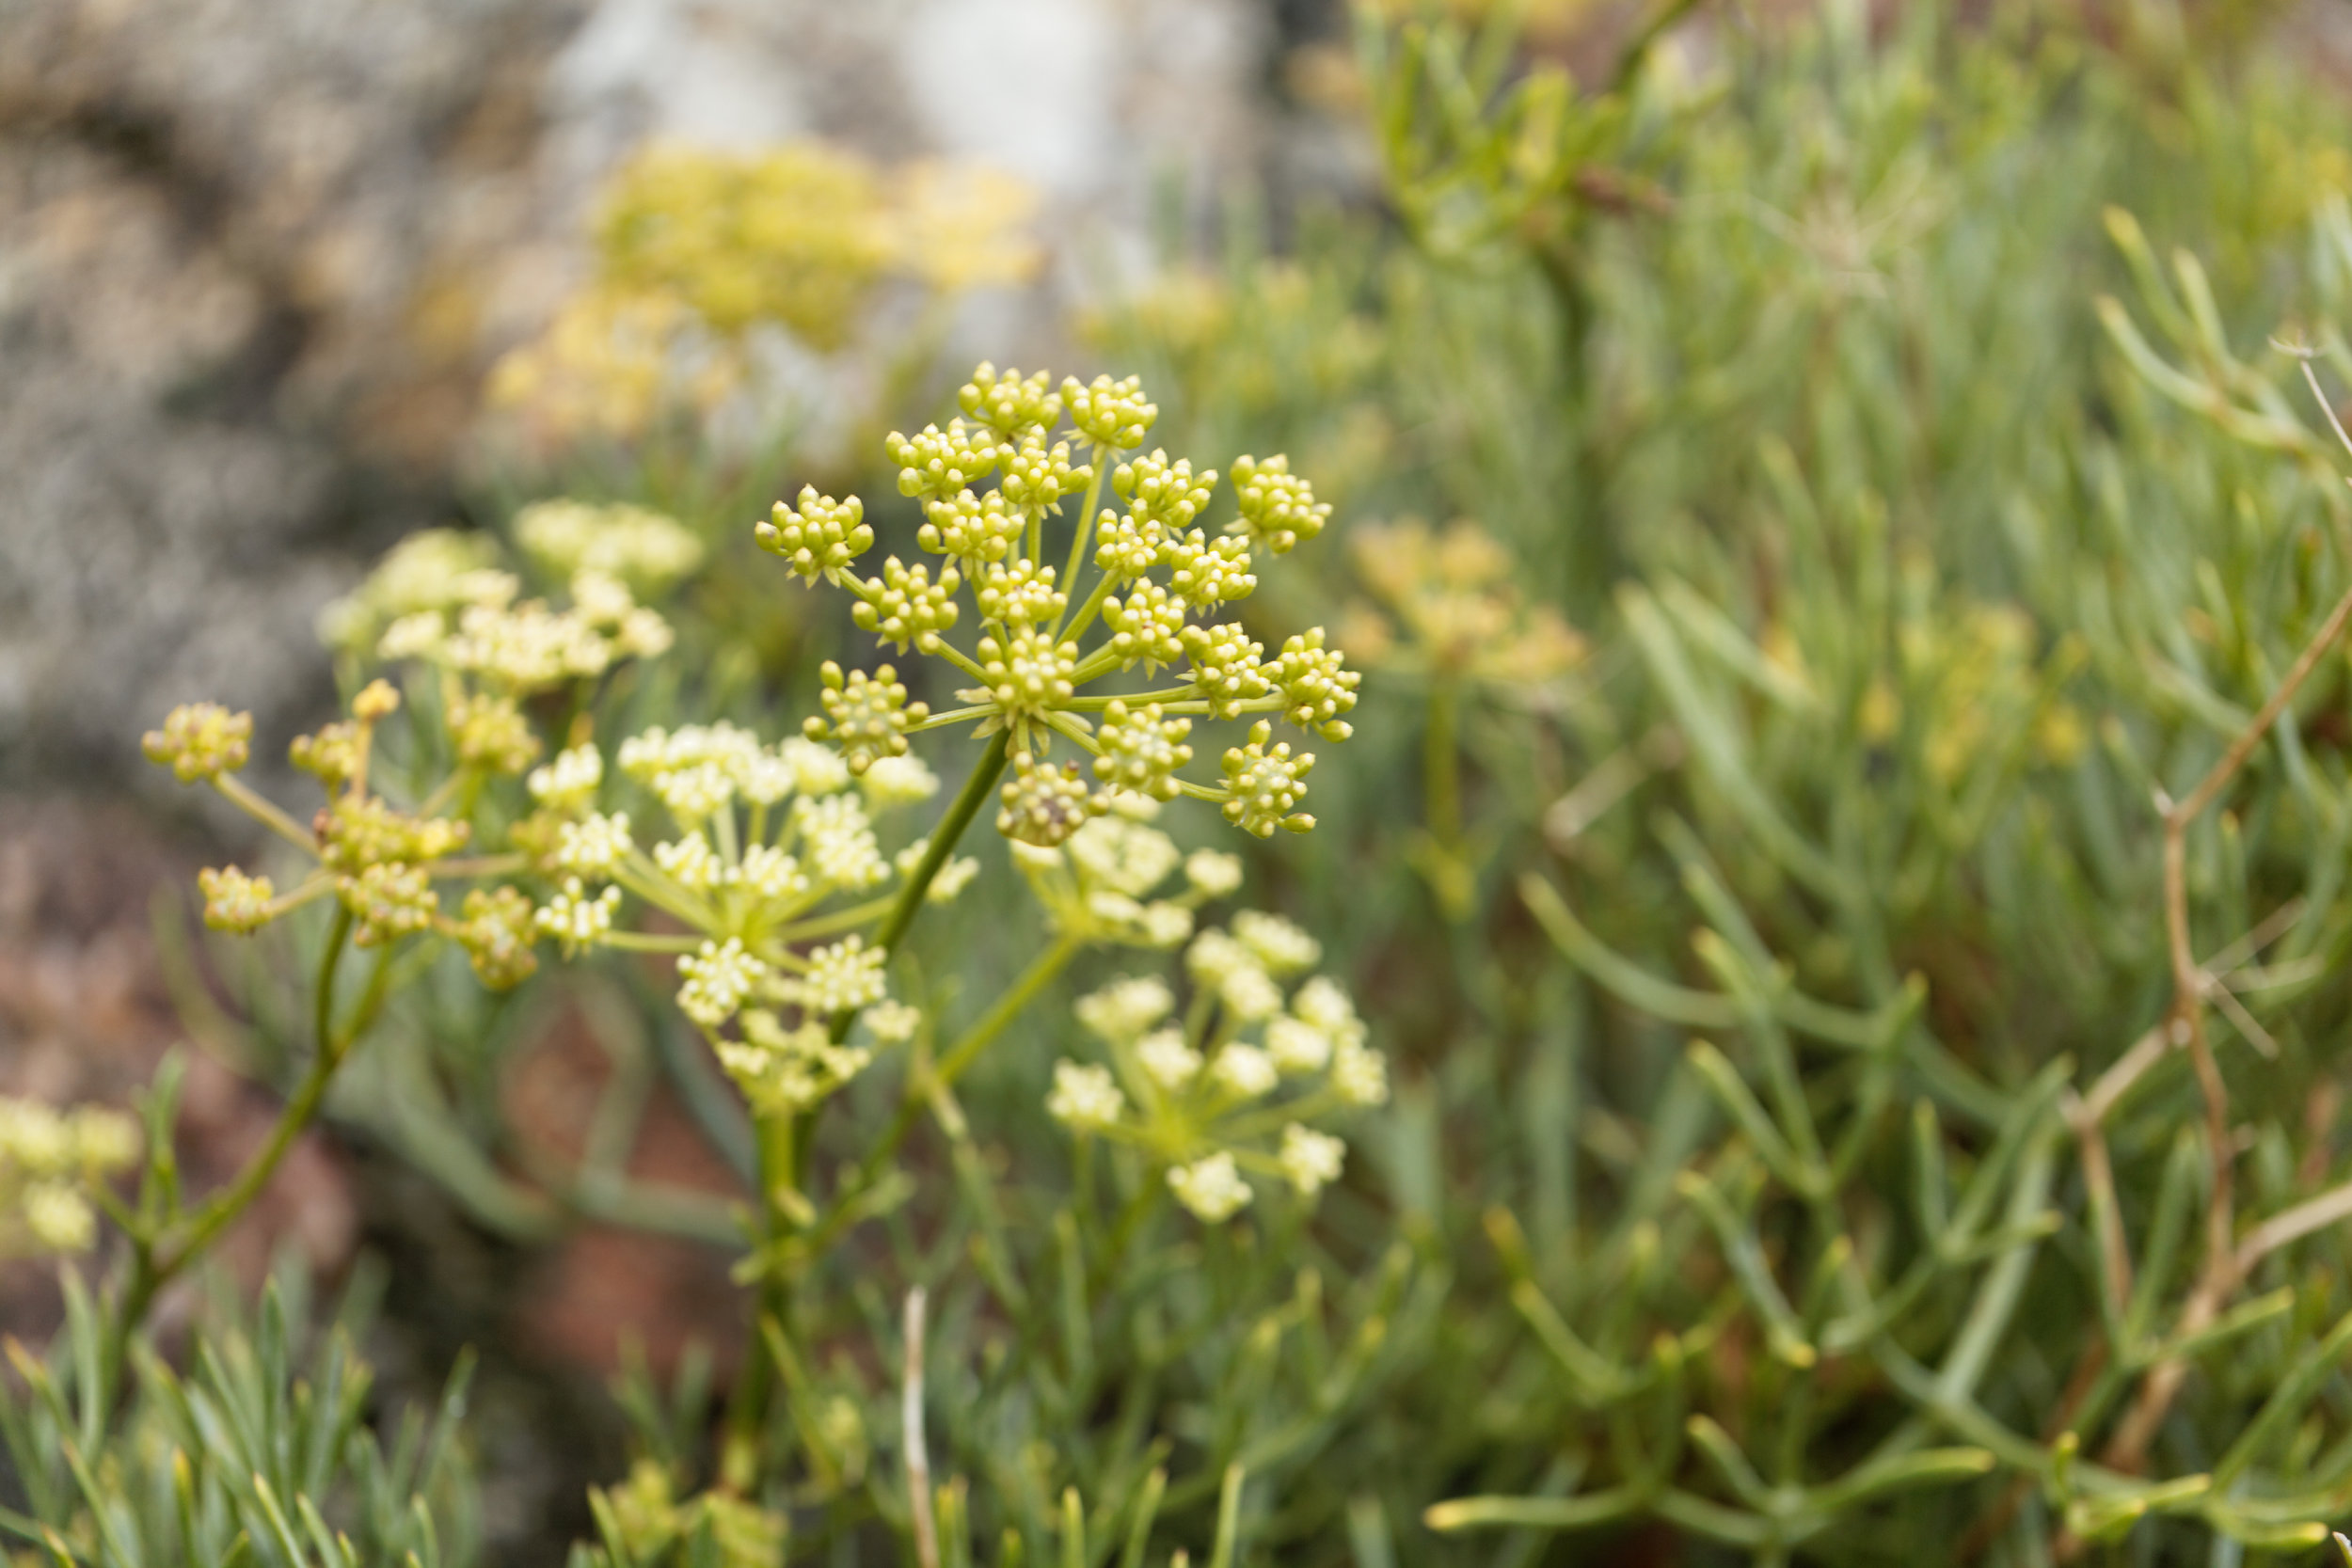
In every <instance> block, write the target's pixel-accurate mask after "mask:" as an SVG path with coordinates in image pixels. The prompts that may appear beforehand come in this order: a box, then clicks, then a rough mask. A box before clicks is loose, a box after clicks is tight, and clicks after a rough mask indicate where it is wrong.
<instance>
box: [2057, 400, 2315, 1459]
mask: <svg viewBox="0 0 2352 1568" xmlns="http://www.w3.org/2000/svg"><path fill="white" fill-rule="evenodd" d="M2302 369H2303V378H2304V380H2305V381H2307V382H2309V383H2310V385H2311V388H2312V396H2314V397H2315V398H2317V399H2318V400H2319V404H2320V407H2321V408H2322V409H2323V410H2325V411H2326V413H2327V416H2328V424H2329V426H2330V427H2331V428H2333V429H2334V430H2335V432H2336V435H2337V436H2338V437H2339V438H2340V439H2342V440H2343V441H2344V447H2345V450H2346V451H2352V435H2347V434H2346V433H2345V431H2344V427H2343V425H2341V424H2340V423H2338V422H2337V420H2336V416H2335V410H2334V408H2333V407H2332V406H2330V405H2329V404H2328V398H2327V394H2326V393H2325V392H2324V391H2322V390H2321V388H2320V385H2319V377H2318V376H2317V375H2316V374H2314V373H2313V372H2312V366H2311V360H2310V357H2309V356H2304V357H2303V360H2302ZM2347 622H2352V591H2347V592H2346V593H2345V594H2344V596H2343V597H2342V598H2340V599H2338V600H2337V601H2336V605H2335V608H2334V609H2333V610H2329V611H2328V618H2327V619H2326V620H2325V621H2323V622H2322V623H2321V624H2320V626H2319V629H2318V630H2317V631H2316V632H2314V633H2313V634H2312V637H2311V639H2310V641H2307V642H2306V643H2305V644H2304V645H2303V650H2302V652H2301V653H2299V654H2298V655H2296V660H2295V663H2294V664H2293V665H2292V666H2291V667H2290V668H2289V669H2288V671H2287V673H2286V675H2285V677H2284V678H2283V679H2282V680H2280V683H2279V684H2278V686H2277V687H2276V688H2274V689H2272V691H2271V693H2270V696H2269V697H2268V699H2267V700H2265V702H2264V704H2263V705H2262V710H2261V711H2260V712H2259V713H2257V714H2255V715H2254V717H2253V719H2252V721H2250V722H2249V723H2248V724H2247V725H2246V727H2245V728H2243V729H2242V730H2240V731H2239V732H2238V733H2237V735H2236V736H2234V737H2233V738H2232V740H2231V742H2230V745H2229V749H2228V750H2226V751H2225V752H2222V753H2221V756H2220V758H2219V759H2218V760H2217V761H2216V762H2215V763H2214V765H2213V766H2212V767H2211V768H2208V769H2206V771H2205V775H2204V777H2202V778H2201V779H2200V780H2198V781H2197V785H2196V787H2195V788H2193V789H2191V790H2190V791H2189V792H2188V794H2187V795H2185V796H2184V797H2183V798H2182V799H2180V800H2177V801H2176V800H2171V799H2170V798H2169V797H2168V796H2166V795H2165V794H2164V792H2163V791H2161V790H2159V791H2158V792H2157V796H2156V807H2157V810H2158V811H2159V812H2160V813H2162V815H2163V819H2164V921H2165V935H2166V947H2167V950H2168V951H2169V955H2170V958H2171V968H2172V1006H2171V1010H2170V1013H2169V1017H2168V1019H2167V1021H2166V1023H2165V1025H2164V1029H2163V1033H2162V1035H2161V1036H2160V1037H2159V1038H2160V1040H2161V1041H2163V1042H2165V1043H2168V1044H2169V1046H2171V1047H2173V1048H2177V1049H2185V1050H2186V1051H2187V1052H2188V1056H2189V1065H2190V1067H2191V1069H2193V1070H2194V1071H2195V1073H2196V1075H2197V1087H2198V1093H2199V1096H2200V1098H2201V1100H2202V1101H2203V1102H2204V1135H2205V1145H2206V1154H2207V1159H2208V1161H2209V1162H2210V1164H2211V1186H2210V1190H2209V1193H2208V1196H2207V1201H2206V1206H2205V1257H2204V1262H2203V1265H2202V1267H2201V1270H2200V1273H2199V1275H2198V1279H2197V1283H2196V1286H2195V1287H2194V1288H2193V1289H2192V1290H2191V1291H2190V1292H2189V1297H2188V1300H2187V1302H2186V1303H2185V1304H2184V1306H2183V1307H2182V1309H2181V1317H2180V1322H2179V1323H2178V1325H2177V1328H2176V1330H2175V1337H2176V1338H2188V1337H2190V1336H2192V1335H2195V1334H2196V1333H2198V1332H2199V1331H2201V1330H2202V1329H2204V1328H2207V1327H2209V1326H2211V1324H2212V1323H2213V1322H2214V1320H2215V1319H2216V1318H2217V1317H2218V1316H2219V1315H2220V1312H2221V1309H2222V1307H2223V1306H2224V1305H2225V1304H2226V1303H2227V1302H2228V1300H2229V1297H2230V1294H2231V1292H2233V1291H2235V1290H2236V1289H2237V1287H2238V1284H2239V1283H2240V1281H2242V1280H2243V1279H2244V1278H2245V1276H2246V1274H2247V1271H2249V1269H2251V1268H2252V1266H2253V1265H2254V1264H2255V1263H2256V1262H2259V1261H2260V1260H2261V1259H2262V1258H2263V1257H2264V1256H2265V1255H2266V1254H2267V1253H2269V1252H2271V1251H2273V1250H2276V1249H2277V1248H2278V1247H2280V1246H2283V1245H2285V1244H2286V1243H2288V1242H2290V1241H2293V1240H2295V1239H2296V1238H2298V1237H2300V1236H2303V1235H2308V1234H2309V1233H2310V1232H2311V1231H2312V1230H2314V1229H2317V1228H2319V1227H2322V1226H2325V1225H2328V1224H2330V1223H2332V1222H2333V1221H2334V1220H2336V1219H2339V1218H2344V1217H2352V1188H2344V1189H2339V1190H2338V1192H2336V1193H2332V1194H2328V1195H2323V1196H2320V1197H2318V1198H2314V1199H2312V1201H2311V1202H2308V1203H2305V1204H2301V1205H2298V1206H2297V1207H2296V1208H2295V1209H2291V1210H2289V1211H2287V1212H2286V1213H2284V1214H2280V1215H2279V1216H2277V1217H2275V1218H2274V1219H2272V1220H2271V1221H2269V1222H2267V1223H2266V1224H2265V1225H2264V1226H2262V1227H2258V1228H2257V1229H2256V1230H2255V1231H2254V1232H2253V1233H2252V1234H2251V1235H2249V1237H2248V1238H2247V1240H2246V1243H2245V1245H2244V1246H2241V1245H2240V1244H2239V1243H2238V1242H2237V1239H2236V1235H2235V1230H2236V1209H2235V1181H2236V1159H2235V1154H2234V1150H2233V1140H2232V1138H2231V1135H2230V1100H2229V1088H2228V1086H2227V1085H2225V1084H2224V1083H2223V1082H2222V1078H2221V1069H2220V1066H2219V1064H2218V1063H2217V1061H2216V1060H2215V1058H2214V1053H2213V1046H2212V1042H2211V1041H2210V1040H2208V1039H2207V1037H2206V1035H2205V1004H2206V1002H2207V1001H2208V1000H2212V999H2214V998H2216V997H2217V996H2219V995H2221V994H2224V993H2225V991H2224V988H2223V987H2222V986H2220V985H2218V984H2217V982H2216V981H2215V979H2214V976H2213V972H2212V970H2211V969H2210V968H2208V967H2206V966H2202V965H2200V964H2199V963H2198V962H2197V961H2196V958H2195V956H2194V954H2193V952H2192V950H2191V948H2190V943H2189V925H2188V869H2187V865H2188V830H2189V828H2190V827H2191V826H2192V825H2193V824H2194V823H2195V822H2196V821H2197V820H2198V818H2200V817H2201V816H2203V815H2204V814H2205V813H2206V812H2207V811H2208V810H2210V809H2211V808H2212V807H2213V805H2214V804H2215V802H2217V800H2219V799H2220V798H2221V792H2222V791H2223V790H2224V789H2226V788H2228V787H2229V785H2230V784H2231V783H2232V781H2233V780H2234V779H2235V778H2236V777H2237V775H2238V773H2239V772H2240V771H2241V770H2242V769H2243V768H2245V766H2246V763H2247V761H2248V759H2249V758H2250V757H2251V756H2252V755H2253V754H2254V751H2255V748H2257V747H2258V746H2260V745H2261V744H2262V743H2263V740H2264V738H2265V736H2268V735H2269V733H2270V730H2271V727H2272V726H2273V725H2274V724H2276V723H2277V722H2278V721H2279V719H2280V716H2281V715H2283V714H2284V713H2285V712H2286V710H2287V706H2288V705H2289V704H2290V703H2292V702H2293V701H2294V700H2295V695H2296V692H2297V691H2299V690H2300V689H2302V686H2303V683H2304V682H2305V681H2306V680H2307V679H2309V678H2310V676H2311V673H2312V671H2313V670H2315V669H2317V668H2318V666H2319V661H2320V659H2321V658H2322V657H2325V656H2326V655H2327V653H2328V650H2329V649H2330V648H2332V647H2334V646H2335V644H2336V643H2337V641H2339V640H2340V639H2341V638H2342V637H2343V635H2344V626H2345V625H2346V623H2347ZM2232 1003H2233V1005H2234V998H2232ZM2239 1010H2240V1011H2242V1009H2239ZM2232 1016H2233V1020H2234V1019H2235V1017H2236V1014H2235V1013H2234V1012H2233V1015H2232ZM2247 1022H2251V1020H2250V1019H2249V1020H2248V1021H2247ZM2240 1027H2241V1028H2243V1027H2244V1025H2243V1024H2241V1025H2240ZM2261 1038H2266V1036H2263V1035H2259V1034H2257V1035H2249V1039H2261ZM2145 1044H2146V1041H2145V1040H2143V1041H2142V1042H2141V1045H2136V1046H2134V1047H2133V1050H2132V1052H2131V1053H2129V1054H2128V1055H2127V1057H2126V1060H2131V1059H2132V1058H2134V1057H2140V1056H2141V1053H2142V1046H2144V1045H2145ZM2160 1054H2161V1049H2159V1050H2158V1051H2156V1052H2154V1053H2148V1054H2147V1055H2146V1056H2145V1058H2144V1059H2142V1060H2140V1061H2138V1062H2137V1065H2136V1066H2135V1068H2134V1071H2133V1074H2132V1076H2133V1077H2135V1078H2136V1077H2137V1074H2138V1073H2139V1072H2141V1071H2144V1070H2146V1069H2147V1067H2148V1066H2150V1065H2153V1061H2154V1060H2155V1059H2156V1057H2157V1056H2158V1055H2160ZM2123 1065H2124V1064H2123V1063H2122V1062H2119V1063H2118V1064H2117V1065H2116V1067H2117V1069H2120V1068H2122V1066H2123ZM2115 1073H2116V1069H2109V1070H2108V1073H2107V1075H2106V1076H2107V1077H2108V1078H2112V1077H2114V1076H2115ZM2104 1082H2105V1081H2104V1080H2103V1085H2104ZM2128 1087H2129V1080H2125V1081H2124V1082H2123V1083H2122V1084H2121V1085H2118V1087H2117V1090H2116V1098H2120V1097H2121V1094H2122V1090H2123V1089H2125V1088H2128ZM2094 1092H2095V1091H2094ZM2108 1103H2109V1104H2112V1103H2113V1101H2112V1100H2110V1101H2108ZM2088 1109H2089V1107H2088V1106H2086V1111H2088ZM2081 1126H2082V1124H2081V1123H2080V1122H2078V1123H2077V1131H2078V1132H2079V1131H2080V1129H2081ZM2093 1126H2094V1129H2095V1118H2093ZM2093 1141H2095V1131H2094V1137H2093V1140H2087V1141H2085V1143H2084V1149H2085V1164H2086V1170H2088V1168H2089V1165H2090V1149H2091V1148H2092V1142H2093ZM2099 1159H2100V1163H2101V1164H2104V1163H2105V1148H2104V1145H2103V1144H2102V1145H2101V1146H2100V1148H2099ZM2109 1180H2110V1188H2109V1190H2110V1192H2111V1191H2112V1178H2111V1177H2110V1179H2109ZM2290 1222H2292V1223H2290ZM2118 1240H2119V1242H2120V1237H2119V1238H2118ZM2103 1244H2105V1239H2104V1238H2103ZM2187 1375H2188V1364H2187V1363H2186V1362H2185V1361H2183V1360H2181V1359H2180V1358H2178V1357H2169V1358H2168V1359H2166V1360H2163V1361H2160V1362H2158V1363H2157V1364H2156V1365H2155V1367H2154V1368H2153V1369H2152V1370H2150V1372H2149V1374H2148V1378H2147V1381H2146V1382H2145V1383H2143V1384H2142V1385H2141V1386H2140V1390H2139V1395H2138V1397H2137V1399H2136V1400H2135V1401H2134V1402H2133V1403H2132V1406H2131V1408H2130V1409H2129V1410H2128V1411H2127V1412H2125V1414H2124V1417H2123V1419H2122V1422H2121V1423H2119V1424H2118V1426H2117V1428H2116V1432H2115V1435H2114V1437H2113V1438H2112V1439H2111V1440H2110V1441H2109V1442H2108V1444H2107V1448H2106V1455H2105V1459H2106V1463H2107V1464H2108V1465H2110V1466H2112V1467H2114V1468H2116V1469H2119V1470H2124V1471H2136V1470H2137V1469H2138V1468H2139V1466H2140V1465H2141V1464H2142V1463H2143V1462H2144V1461H2145V1459H2146V1456H2147V1449H2148V1444H2149V1442H2150V1441H2151V1440H2152V1439H2153V1437H2154V1435H2155V1432H2156V1428H2157V1427H2158V1426H2159V1425H2160V1424H2161V1423H2162V1422H2163V1420H2164V1418H2165V1415H2166V1413H2167V1412H2168V1411H2169V1410H2170V1409H2171V1407H2172V1402H2173V1400H2174V1398H2175V1397H2177V1396H2178V1394H2179V1393H2180V1389H2181V1384H2182V1382H2183V1380H2184V1379H2185V1378H2186V1377H2187Z"/></svg>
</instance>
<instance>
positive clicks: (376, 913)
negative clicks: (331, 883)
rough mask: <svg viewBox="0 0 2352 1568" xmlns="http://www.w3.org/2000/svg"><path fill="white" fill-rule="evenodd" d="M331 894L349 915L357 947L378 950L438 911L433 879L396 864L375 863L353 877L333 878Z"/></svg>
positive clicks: (417, 869)
mask: <svg viewBox="0 0 2352 1568" xmlns="http://www.w3.org/2000/svg"><path fill="white" fill-rule="evenodd" d="M335 893H336V895H337V896H338V897H340V898H342V901H343V907H344V908H345V909H347V910H349V911H351V913H352V917H353V920H354V922H355V924H354V925H353V927H352V934H351V940H352V942H354V943H355V944H356V945H358V946H360V947H380V946H383V945H385V944H387V943H389V942H397V941H399V940H400V939H401V938H402V937H405V936H408V935H410V934H412V933H414V932H417V931H421V930H423V929H425V928H426V927H429V926H431V925H432V924H433V917H434V916H435V915H437V914H438V913H439V912H440V905H439V903H438V902H437V900H436V899H435V898H434V896H433V879H432V878H431V877H430V876H428V875H427V874H426V872H425V870H424V868H423V867H422V866H417V865H407V864H404V863H400V862H398V861H385V862H379V863H376V864H373V865H370V866H368V867H367V868H366V869H364V870H362V871H361V872H360V873H359V874H358V876H356V877H341V878H338V879H336V882H335Z"/></svg>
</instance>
